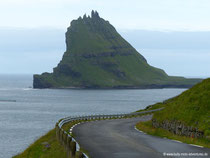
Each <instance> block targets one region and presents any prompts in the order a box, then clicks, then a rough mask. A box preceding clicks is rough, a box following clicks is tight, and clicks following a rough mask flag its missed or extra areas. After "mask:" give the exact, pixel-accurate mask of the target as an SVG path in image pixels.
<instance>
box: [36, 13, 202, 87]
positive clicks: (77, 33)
mask: <svg viewBox="0 0 210 158" xmlns="http://www.w3.org/2000/svg"><path fill="white" fill-rule="evenodd" d="M66 46H67V49H66V52H65V53H64V55H63V58H62V60H61V61H60V63H59V64H58V66H57V67H56V68H54V69H53V73H43V74H42V75H34V83H33V86H34V88H71V87H78V88H164V87H191V86H192V85H194V84H195V83H197V82H199V81H200V80H198V79H185V78H183V77H170V76H168V75H167V74H166V73H165V72H164V71H163V70H161V69H158V68H155V67H152V66H150V65H149V64H148V63H147V61H146V59H145V58H144V57H143V56H142V55H141V54H139V53H138V52H137V51H136V50H135V49H134V48H133V47H132V46H131V45H130V44H129V43H128V42H127V41H126V40H125V39H123V38H122V37H121V36H120V34H119V33H118V32H117V31H116V29H115V28H114V27H113V26H112V25H111V24H110V23H109V22H108V21H105V20H104V19H102V18H100V17H99V15H98V13H97V12H94V11H92V13H91V17H90V16H88V17H87V16H86V15H84V16H83V18H81V17H79V18H78V19H77V20H73V21H72V22H71V26H70V27H69V28H68V30H67V33H66Z"/></svg>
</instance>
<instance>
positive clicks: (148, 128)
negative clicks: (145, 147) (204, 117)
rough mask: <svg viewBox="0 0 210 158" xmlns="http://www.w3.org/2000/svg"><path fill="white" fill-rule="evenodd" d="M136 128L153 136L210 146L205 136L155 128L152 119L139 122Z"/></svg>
mask: <svg viewBox="0 0 210 158" xmlns="http://www.w3.org/2000/svg"><path fill="white" fill-rule="evenodd" d="M136 128H137V129H138V130H141V131H143V132H145V133H147V134H150V135H153V136H158V137H162V138H168V139H172V140H178V141H181V142H183V143H187V144H195V145H199V146H204V147H207V148H210V142H209V140H207V139H205V138H190V137H186V136H179V135H175V134H173V133H171V132H169V131H167V130H165V129H162V128H154V127H153V126H152V121H147V122H139V123H137V124H136Z"/></svg>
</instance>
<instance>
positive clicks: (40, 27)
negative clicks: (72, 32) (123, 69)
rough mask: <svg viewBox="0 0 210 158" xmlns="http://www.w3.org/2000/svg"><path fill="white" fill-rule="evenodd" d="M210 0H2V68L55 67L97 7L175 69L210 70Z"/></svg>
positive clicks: (152, 59) (153, 60)
mask: <svg viewBox="0 0 210 158" xmlns="http://www.w3.org/2000/svg"><path fill="white" fill-rule="evenodd" d="M209 8H210V1H209V0H199V1H198V0H161V1H157V0H114V1H113V0H6V1H5V0H0V19H1V23H0V73H31V74H33V73H42V72H45V71H48V72H51V71H52V68H53V67H55V66H56V65H57V64H58V62H59V61H60V60H61V58H62V55H63V53H64V51H65V36H64V33H65V31H66V28H67V27H68V26H69V24H70V21H71V20H73V19H77V18H78V17H79V16H82V15H84V14H85V13H87V14H90V12H91V10H92V9H94V10H97V11H98V12H99V14H100V16H101V17H103V18H104V19H106V20H109V21H110V23H111V24H112V25H114V26H115V27H116V28H117V30H118V31H119V32H120V33H121V35H122V36H123V37H124V38H125V39H126V40H128V41H129V42H130V43H131V44H132V45H133V46H134V47H135V48H136V49H137V50H139V52H140V53H141V54H142V55H144V56H145V57H146V58H147V60H148V62H149V63H150V64H151V65H153V66H156V67H159V68H162V69H164V70H165V71H166V72H167V73H168V74H170V75H180V76H210V69H209V67H210V62H209V59H210V40H209V37H210V20H209V17H210V11H209Z"/></svg>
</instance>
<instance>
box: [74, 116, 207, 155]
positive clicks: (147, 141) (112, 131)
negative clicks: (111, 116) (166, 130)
mask: <svg viewBox="0 0 210 158" xmlns="http://www.w3.org/2000/svg"><path fill="white" fill-rule="evenodd" d="M151 117H152V116H151V115H147V116H142V117H138V118H130V119H117V120H101V121H94V122H86V123H82V124H79V125H77V126H76V127H75V128H74V129H73V133H74V135H75V138H76V140H77V141H78V142H79V144H80V145H81V147H83V148H84V149H86V150H87V151H88V152H89V155H90V156H91V158H160V157H179V158H181V157H196V158H197V157H199V158H200V157H202V158H207V157H208V158H209V157H210V149H208V148H200V147H195V146H192V145H188V144H184V143H180V142H176V141H173V140H169V139H162V138H158V137H154V136H150V135H147V134H145V133H143V132H139V131H138V130H136V129H135V128H134V126H135V124H136V123H137V122H139V121H147V120H150V119H151ZM164 154H165V156H164ZM166 154H168V155H166ZM170 154H176V156H170ZM179 154H182V155H179ZM190 154H194V155H190ZM195 154H200V155H199V156H195ZM202 154H203V156H202ZM207 154H208V156H207ZM184 155H185V156H184Z"/></svg>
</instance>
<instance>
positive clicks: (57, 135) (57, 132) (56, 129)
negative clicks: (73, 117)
mask: <svg viewBox="0 0 210 158" xmlns="http://www.w3.org/2000/svg"><path fill="white" fill-rule="evenodd" d="M55 131H56V138H57V140H58V141H59V127H58V123H56V125H55Z"/></svg>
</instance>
